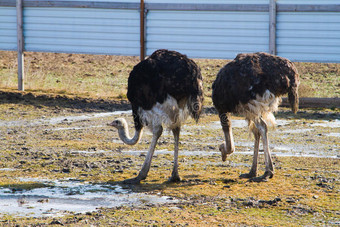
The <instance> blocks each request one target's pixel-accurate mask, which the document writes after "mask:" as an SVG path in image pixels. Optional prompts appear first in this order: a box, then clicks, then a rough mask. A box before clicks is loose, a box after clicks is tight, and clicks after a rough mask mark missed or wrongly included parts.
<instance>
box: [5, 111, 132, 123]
mask: <svg viewBox="0 0 340 227" xmlns="http://www.w3.org/2000/svg"><path fill="white" fill-rule="evenodd" d="M123 114H132V111H131V110H127V111H114V112H105V113H94V114H84V115H79V116H62V117H54V118H49V119H35V120H31V121H25V120H21V121H2V120H1V121H0V127H3V126H7V127H14V126H38V125H47V124H48V125H55V124H61V123H65V122H77V121H84V120H89V119H93V118H103V117H111V116H117V115H123Z"/></svg>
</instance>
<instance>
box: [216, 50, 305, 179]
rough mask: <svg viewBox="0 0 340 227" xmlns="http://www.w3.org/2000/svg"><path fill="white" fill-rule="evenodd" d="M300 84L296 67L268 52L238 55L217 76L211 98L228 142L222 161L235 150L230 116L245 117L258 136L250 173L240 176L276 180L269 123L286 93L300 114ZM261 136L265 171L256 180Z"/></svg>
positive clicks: (224, 146) (226, 142) (223, 151)
mask: <svg viewBox="0 0 340 227" xmlns="http://www.w3.org/2000/svg"><path fill="white" fill-rule="evenodd" d="M298 85H299V75H298V72H297V69H296V67H295V66H294V64H293V63H292V62H290V61H289V60H288V59H285V58H282V57H278V56H275V55H270V54H267V53H254V54H239V55H237V57H236V58H235V59H234V60H233V61H231V62H230V63H228V64H227V65H225V66H224V67H223V68H222V69H221V70H220V71H219V73H218V74H217V77H216V80H215V82H214V83H213V94H212V99H213V103H214V106H215V107H216V109H217V111H218V113H219V117H220V121H221V125H222V130H223V132H224V136H225V143H223V144H222V145H221V146H220V151H221V153H222V160H223V161H225V160H226V157H227V155H228V154H231V153H233V152H234V150H235V147H234V139H233V135H232V129H231V120H230V113H238V114H242V115H244V116H245V118H246V120H247V121H248V123H249V127H250V129H251V130H252V132H253V134H254V137H255V145H254V157H253V163H252V167H251V170H250V172H249V173H248V174H242V175H241V176H240V177H242V178H250V180H251V181H265V180H267V178H268V177H269V178H272V177H273V175H274V166H273V163H272V159H271V154H270V150H269V142H268V127H267V124H269V123H272V124H275V118H274V115H273V112H275V111H276V110H277V109H278V105H279V104H280V102H281V96H283V95H284V94H286V93H288V99H289V102H290V104H291V107H292V111H293V112H294V113H296V112H297V110H298V105H299V103H298V101H299V99H298ZM261 137H262V143H263V149H264V157H265V164H266V169H265V173H264V174H263V175H262V176H260V177H256V176H257V158H258V152H259V144H260V138H261Z"/></svg>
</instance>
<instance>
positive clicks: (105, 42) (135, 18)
mask: <svg viewBox="0 0 340 227" xmlns="http://www.w3.org/2000/svg"><path fill="white" fill-rule="evenodd" d="M21 1H23V10H22V13H23V15H22V18H21V20H22V21H23V26H22V27H23V37H24V45H23V47H22V48H23V50H24V51H35V52H63V53H86V54H110V55H133V56H137V55H140V54H141V55H144V53H141V52H143V51H145V53H146V55H150V54H151V53H152V52H153V51H154V50H156V49H159V48H167V49H173V50H177V51H180V52H182V53H184V54H186V55H188V56H189V57H192V58H223V59H232V58H234V57H235V56H236V55H237V54H238V53H240V52H256V51H264V52H272V53H275V54H277V55H280V56H283V57H287V58H289V59H291V60H293V61H311V62H340V4H339V1H338V0H311V1H303V0H295V1H293V0H277V1H275V0H252V1H250V0H239V1H237V4H234V3H235V1H231V0H211V1H208V0H196V1H194V0H187V1H185V4H183V0H182V1H180V0H173V1H167V0H163V1H161V0H145V3H143V6H144V9H145V11H144V12H142V13H140V6H141V2H144V1H140V0H119V2H116V1H110V0H106V1H100V2H99V1H93V0H92V1H91V0H87V1H86V0H85V1H78V0H72V1H71V0H64V1H57V0H55V1H37V0H16V2H17V4H16V2H15V1H14V0H0V50H17V49H18V48H20V46H19V45H20V44H19V45H18V44H17V43H18V40H17V38H18V37H19V36H20V35H19V36H18V35H17V34H19V33H18V30H20V26H17V21H19V20H20V17H18V14H19V12H20V11H19V10H18V7H16V6H17V5H18V2H21ZM270 3H271V4H270ZM143 16H145V18H144V20H145V23H144V26H145V30H144V31H143V28H141V27H140V26H141V23H140V20H141V18H142V20H143ZM141 32H142V33H143V34H142V35H141ZM141 39H142V40H144V42H142V43H141V42H140V40H141ZM141 45H142V48H140V47H141ZM140 50H142V51H140Z"/></svg>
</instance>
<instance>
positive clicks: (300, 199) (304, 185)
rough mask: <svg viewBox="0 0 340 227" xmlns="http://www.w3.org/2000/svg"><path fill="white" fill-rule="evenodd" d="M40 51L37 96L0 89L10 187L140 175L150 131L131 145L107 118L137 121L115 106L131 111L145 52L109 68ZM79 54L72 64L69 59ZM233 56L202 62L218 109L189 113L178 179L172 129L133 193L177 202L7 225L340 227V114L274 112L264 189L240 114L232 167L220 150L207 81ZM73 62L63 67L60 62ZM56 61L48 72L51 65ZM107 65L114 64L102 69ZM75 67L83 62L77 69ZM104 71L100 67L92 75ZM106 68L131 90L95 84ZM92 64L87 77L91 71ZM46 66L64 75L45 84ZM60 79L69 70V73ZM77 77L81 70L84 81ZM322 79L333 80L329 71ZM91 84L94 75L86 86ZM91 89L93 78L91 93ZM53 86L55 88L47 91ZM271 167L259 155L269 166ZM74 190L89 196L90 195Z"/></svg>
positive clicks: (5, 219)
mask: <svg viewBox="0 0 340 227" xmlns="http://www.w3.org/2000/svg"><path fill="white" fill-rule="evenodd" d="M39 56H41V58H40V57H39ZM44 56H47V59H53V56H55V58H56V59H55V61H53V60H51V61H50V62H49V63H47V62H44ZM9 58H10V57H9ZM9 58H8V59H9ZM32 58H33V57H32ZM35 58H37V59H36V60H35V63H34V64H33V63H31V64H29V66H27V67H29V69H32V67H33V65H36V66H38V67H39V68H36V69H35V71H31V73H29V74H28V78H27V81H30V82H28V83H33V81H35V80H33V81H32V80H30V77H33V76H34V75H35V74H34V72H35V73H36V75H40V77H39V79H37V80H36V83H37V84H39V83H40V86H37V85H34V84H32V85H30V86H32V87H31V90H29V92H26V93H18V92H15V91H14V90H15V86H16V83H15V82H13V83H12V82H8V83H9V85H10V84H12V85H11V86H4V85H1V88H4V89H2V92H1V93H0V97H1V98H0V113H1V114H0V151H1V156H0V168H1V171H0V179H1V183H0V184H1V185H0V186H1V188H2V189H4V188H5V189H9V192H10V193H9V194H12V195H20V192H22V191H25V190H27V191H29V190H33V189H34V188H50V187H51V185H49V183H46V182H40V181H37V179H40V180H41V179H45V180H46V179H47V180H49V181H55V180H71V181H72V182H90V183H91V185H92V184H94V185H96V184H100V185H103V184H104V185H114V182H117V181H121V180H123V179H126V178H129V177H132V176H135V175H134V174H136V173H137V172H138V171H139V170H140V168H141V165H142V163H143V160H144V156H145V151H146V149H147V147H148V143H149V141H150V138H151V134H150V133H148V132H145V133H144V136H143V140H142V141H141V143H140V144H138V145H136V146H134V147H129V146H127V145H124V144H122V143H121V142H120V141H119V140H118V135H117V131H116V130H114V129H113V128H110V127H107V126H106V123H108V122H110V121H112V120H113V119H114V118H115V117H117V116H124V117H127V118H128V121H129V122H132V119H131V116H130V114H129V113H125V112H123V113H121V112H119V113H117V112H114V111H127V110H129V105H128V103H127V102H126V101H125V100H124V94H125V93H124V92H125V91H124V89H125V87H124V86H126V78H127V75H128V72H129V70H131V67H132V66H133V65H134V63H133V61H136V62H137V59H132V58H131V59H132V62H129V60H126V61H125V58H124V61H122V60H121V57H118V58H117V59H116V60H117V61H116V63H114V62H115V61H111V60H110V61H109V62H106V63H104V62H102V61H104V60H103V59H106V58H110V59H111V58H112V57H109V56H99V57H96V56H85V55H84V56H82V55H81V56H76V59H73V57H72V56H68V55H58V54H46V55H44V54H41V55H40V54H38V55H37V56H35ZM92 58H93V59H92ZM77 59H78V60H79V62H78V60H77ZM98 59H101V60H100V61H99V60H98ZM112 59H113V58H112ZM119 59H120V60H119ZM127 59H130V58H127ZM1 60H3V58H2V59H1ZM61 60H62V61H61ZM32 61H33V60H32ZM69 61H71V62H70V63H65V62H69ZM72 62H74V63H72ZM81 62H82V63H81ZM202 62H203V60H202ZM223 62H224V61H221V62H220V63H219V62H217V63H216V62H214V63H211V62H210V63H208V65H203V66H202V65H201V68H202V72H203V73H204V74H205V78H206V85H205V88H206V99H207V106H208V108H207V109H206V110H205V114H204V115H203V116H202V119H201V120H200V122H199V123H198V124H195V123H194V121H193V120H189V121H188V122H187V124H186V125H185V126H184V127H183V130H182V135H181V145H180V169H179V174H180V176H181V177H182V181H181V182H180V183H177V184H167V183H165V182H166V180H167V178H168V177H169V176H170V173H171V169H172V163H171V161H172V159H173V155H172V150H173V139H172V136H171V134H170V133H167V132H165V133H164V134H163V136H162V137H161V139H160V141H159V144H158V145H157V150H156V153H155V157H154V159H153V163H152V167H151V171H150V173H149V176H148V178H147V179H146V181H145V182H143V184H142V185H140V186H136V187H132V188H128V189H127V190H130V191H131V192H136V193H146V194H148V195H153V196H168V197H169V198H171V199H170V200H169V201H167V203H164V204H157V203H142V204H139V205H137V206H136V205H132V206H131V205H123V206H119V207H113V208H109V207H103V208H100V209H97V210H95V211H91V212H90V211H89V212H87V213H80V214H78V213H77V212H75V213H68V214H66V215H64V216H61V217H57V216H56V215H54V216H52V217H49V216H48V215H46V216H42V217H38V218H32V217H30V218H26V217H19V218H17V217H16V218H15V217H14V216H12V215H4V216H2V217H1V218H0V220H1V221H2V223H3V224H10V225H15V224H19V225H21V224H23V225H24V224H25V225H28V224H32V225H45V224H46V223H47V224H51V223H54V224H58V223H61V224H71V225H86V224H87V225H91V224H92V225H99V224H102V225H109V224H111V225H131V226H136V225H143V226H145V225H163V224H164V225H186V224H189V225H222V226H223V225H226V226H228V225H233V224H234V225H273V226H285V225H291V226H294V225H338V224H339V222H340V220H339V215H340V213H339V210H340V207H339V204H340V203H339V200H340V199H339V190H340V188H339V173H340V169H339V148H340V144H339V136H340V135H339V127H340V126H339V124H340V122H339V119H340V114H339V110H338V109H333V110H329V109H318V110H312V109H302V110H300V111H299V112H298V114H297V115H293V114H291V113H290V111H289V110H288V109H284V108H281V109H280V112H278V113H277V114H276V116H277V120H278V126H277V128H276V129H275V130H271V132H270V134H269V136H270V142H271V148H272V151H273V154H274V163H275V168H276V173H275V176H274V178H273V179H271V180H270V181H269V182H266V183H260V184H259V183H250V182H247V181H246V180H244V179H239V178H238V176H239V174H240V173H245V172H247V171H249V168H250V164H251V160H252V155H251V153H252V147H253V139H252V138H249V134H248V131H247V128H246V124H245V122H244V121H243V120H241V118H239V117H233V126H234V129H233V132H234V137H235V143H236V152H235V153H234V154H233V155H231V156H229V158H228V160H227V162H224V163H223V162H222V161H221V157H220V155H219V153H218V150H217V147H218V145H219V144H220V143H221V142H222V138H223V137H222V131H221V129H220V126H219V123H218V117H217V115H216V114H214V112H213V111H211V108H209V91H210V90H209V89H211V87H209V86H210V85H209V83H210V81H212V80H213V79H214V77H215V75H214V73H215V72H216V71H217V70H218V68H219V67H221V66H222V65H223ZM8 64H9V65H8ZM8 64H2V65H1V66H0V67H2V70H0V71H1V73H2V74H1V76H2V77H3V78H4V77H5V76H6V75H8V74H6V73H14V74H15V70H14V68H15V65H13V64H14V63H8ZM11 64H12V66H11ZM63 64H65V65H64V66H61V65H63ZM97 64H98V65H97ZM110 64H111V66H109V65H110ZM201 64H202V63H201ZM44 65H45V66H44ZM47 65H49V67H50V69H49V70H47V68H45V67H47ZM105 65H107V67H108V68H107V69H105V68H104V67H105ZM125 66H128V67H125ZM4 67H5V68H6V69H5V68H4ZM69 67H75V68H74V69H73V71H72V70H71V68H69ZM78 67H80V68H78ZM111 67H113V68H117V71H113V70H114V69H113V68H111ZM306 67H307V66H306ZM322 67H326V66H324V65H322V66H320V67H318V69H319V68H320V70H321V68H322ZM85 68H86V69H85ZM119 68H120V69H119ZM330 68H331V69H330ZM29 69H28V70H29ZM94 69H97V70H99V71H91V70H94ZM318 69H315V71H313V72H311V73H312V74H313V73H314V75H321V74H322V75H323V74H327V73H324V72H325V71H326V72H328V74H331V73H333V75H335V76H337V75H339V71H338V70H339V66H338V65H336V64H333V65H332V64H331V65H330V67H327V70H324V71H319V73H317V72H318ZM45 70H47V71H45ZM59 70H60V71H59ZM102 70H107V71H108V72H107V75H110V73H109V72H110V71H112V73H113V76H112V78H114V79H117V78H118V77H119V76H117V77H115V76H114V75H121V78H120V79H119V80H118V81H121V83H122V84H120V88H121V89H122V90H119V89H118V90H117V89H116V87H115V82H112V81H111V82H110V83H108V84H105V83H104V84H101V86H102V87H105V88H102V90H98V92H97V93H96V92H95V89H94V88H95V87H100V85H97V82H98V80H100V78H97V77H96V75H97V73H98V74H101V72H103V71H102ZM119 70H122V71H121V72H119ZM85 71H86V72H87V73H88V74H89V75H87V76H85V73H84V72H85ZM48 72H59V73H60V74H58V76H56V75H57V74H53V75H51V77H50V78H53V79H51V80H50V81H51V82H48V81H47V82H48V83H47V82H46V84H45V83H42V81H41V79H44V78H45V77H43V75H45V76H46V77H48ZM62 72H64V73H62ZM78 73H79V74H78ZM62 74H64V77H61V76H62ZM328 74H327V75H328ZM72 75H74V76H75V77H72ZM77 75H81V78H82V79H79V78H78V77H77ZM303 75H305V74H303ZM10 76H11V75H10ZM12 77H13V76H12ZM68 77H70V78H68ZM108 77H111V76H108ZM6 78H7V77H6ZM14 78H15V77H14ZM77 78H78V79H79V80H80V81H81V82H79V84H76V85H72V84H71V85H70V86H71V89H70V90H71V92H70V91H69V90H68V89H66V88H64V87H67V83H71V82H72V81H78V79H77ZM320 78H321V79H320V80H327V79H325V78H327V77H323V76H322V77H321V76H320ZM322 78H323V79H322ZM45 79H47V78H45ZM67 79H69V80H68V81H67ZM90 79H92V82H87V81H90ZM333 79H334V78H333ZM58 80H59V82H57V81H58ZM335 80H338V78H336V79H335ZM2 81H3V80H2ZM327 81H328V80H327ZM52 82H53V83H55V85H58V86H59V85H60V84H62V87H61V88H60V87H59V88H58V87H56V90H52V84H50V85H48V84H49V83H52ZM77 83H78V82H77ZM81 84H88V85H87V86H88V91H87V87H83V88H82V87H81ZM90 84H92V86H90ZM324 84H326V85H327V84H328V82H327V83H326V82H325V81H324V83H323V84H322V86H324ZM111 85H112V86H113V87H112V90H110V91H109V92H108V93H106V92H105V89H107V90H109V87H110V86H111ZM45 86H47V87H45ZM49 86H51V87H49ZM72 86H74V87H73V88H72ZM77 86H78V88H81V90H80V91H77V89H76V87H77ZM93 86H94V87H93ZM313 86H316V85H313ZM320 86H321V85H320ZM331 86H335V87H330V88H329V92H328V93H331V92H332V94H333V95H331V96H330V97H334V96H338V94H339V93H337V92H338V91H339V87H336V84H335V85H334V84H333V85H331ZM34 87H35V88H34ZM33 88H34V89H33ZM72 89H73V91H72ZM325 89H326V88H325ZM107 90H106V91H107ZM306 90H308V89H306ZM311 90H313V89H311ZM49 92H50V93H51V94H47V93H49ZM120 93H121V94H120ZM328 93H327V94H328ZM120 96H121V97H120ZM116 114H118V115H116ZM261 158H262V155H261ZM263 167H264V164H263V159H261V160H260V171H261V172H262V171H263ZM22 178H25V179H26V180H25V179H24V180H23V179H22ZM94 191H96V190H94ZM72 193H73V194H74V195H77V194H79V195H80V194H81V192H80V191H79V192H78V191H72ZM65 196H66V197H67V195H65ZM69 196H72V195H69ZM20 201H22V203H23V204H22V206H23V207H26V208H27V209H28V210H29V209H31V210H33V208H32V207H34V206H36V205H35V204H42V203H34V204H32V203H31V202H30V200H29V199H26V202H25V199H23V200H20ZM20 201H19V202H20ZM35 202H37V201H35ZM46 202H47V203H48V202H52V200H51V199H50V200H49V201H48V200H47V201H46Z"/></svg>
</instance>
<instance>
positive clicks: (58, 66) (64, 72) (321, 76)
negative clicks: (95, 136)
mask: <svg viewBox="0 0 340 227" xmlns="http://www.w3.org/2000/svg"><path fill="white" fill-rule="evenodd" d="M195 61H196V62H197V64H198V65H199V66H200V67H201V71H202V75H203V77H204V90H205V96H206V104H207V105H211V86H212V83H213V81H214V80H215V78H216V74H217V73H218V71H219V69H220V68H221V67H223V66H224V65H225V64H226V63H227V62H228V61H227V60H209V59H195ZM138 62H139V59H138V57H123V56H106V55H82V54H55V53H25V72H26V78H25V89H26V91H34V92H43V93H56V94H68V95H79V96H84V97H92V98H115V99H126V88H127V78H128V76H129V73H130V71H131V70H132V68H133V66H134V65H136V64H137V63H138ZM296 66H297V68H298V70H299V72H300V77H301V85H300V96H301V97H340V76H339V75H340V64H319V63H296ZM16 67H17V62H16V52H5V51H0V88H1V89H10V90H16V89H17V71H16V70H17V69H16Z"/></svg>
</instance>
